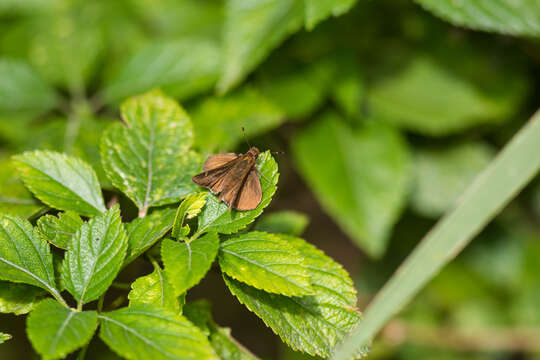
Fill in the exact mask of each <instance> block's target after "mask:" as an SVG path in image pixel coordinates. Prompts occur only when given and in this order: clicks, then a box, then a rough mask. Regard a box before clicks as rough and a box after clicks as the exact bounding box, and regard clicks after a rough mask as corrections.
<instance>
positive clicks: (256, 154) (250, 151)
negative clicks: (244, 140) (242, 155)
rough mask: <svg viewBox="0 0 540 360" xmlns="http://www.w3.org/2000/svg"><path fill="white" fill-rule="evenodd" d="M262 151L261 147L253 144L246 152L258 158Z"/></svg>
mask: <svg viewBox="0 0 540 360" xmlns="http://www.w3.org/2000/svg"><path fill="white" fill-rule="evenodd" d="M259 153H260V151H259V149H257V148H256V147H255V146H252V147H251V148H250V149H249V150H248V152H247V153H246V155H250V156H252V157H254V158H256V157H257V156H258V155H259Z"/></svg>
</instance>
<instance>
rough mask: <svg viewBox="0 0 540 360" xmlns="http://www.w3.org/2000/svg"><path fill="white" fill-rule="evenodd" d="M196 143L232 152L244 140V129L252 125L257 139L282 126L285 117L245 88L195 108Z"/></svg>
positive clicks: (262, 97)
mask: <svg viewBox="0 0 540 360" xmlns="http://www.w3.org/2000/svg"><path fill="white" fill-rule="evenodd" d="M193 119H194V120H193V121H194V126H195V132H196V133H197V134H204V136H199V137H197V140H196V144H197V146H199V147H200V148H201V149H203V150H206V151H209V152H210V151H215V150H223V149H231V148H233V147H234V146H235V145H237V144H238V142H239V141H240V140H242V126H244V125H247V124H249V128H248V132H249V133H248V135H249V136H254V135H257V134H260V133H263V132H265V131H268V130H271V129H273V128H275V127H277V126H279V125H280V124H281V123H282V122H283V121H284V120H285V114H284V113H283V110H281V109H280V108H279V107H278V106H276V105H275V104H274V103H273V102H272V101H270V100H269V99H267V98H266V97H264V96H263V95H262V94H261V93H260V92H259V91H256V90H254V89H244V90H241V91H238V92H234V93H231V94H228V95H225V96H224V97H220V98H215V97H212V98H208V99H206V100H204V101H202V102H201V103H199V104H198V105H197V106H196V107H195V108H194V109H193Z"/></svg>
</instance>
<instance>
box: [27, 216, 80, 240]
mask: <svg viewBox="0 0 540 360" xmlns="http://www.w3.org/2000/svg"><path fill="white" fill-rule="evenodd" d="M82 224H83V221H82V219H81V217H80V216H79V215H77V214H76V213H74V212H73V211H66V212H63V213H60V214H59V215H58V217H56V216H53V215H45V216H42V217H40V218H39V219H38V222H37V225H38V230H39V234H40V235H41V237H42V238H43V239H44V240H46V241H48V242H50V243H51V244H53V245H54V246H56V247H59V248H61V249H67V248H68V244H69V241H70V240H71V238H72V237H73V236H74V235H75V233H76V232H77V230H79V228H80V227H81V225H82Z"/></svg>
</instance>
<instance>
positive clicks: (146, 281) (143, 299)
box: [128, 264, 180, 313]
mask: <svg viewBox="0 0 540 360" xmlns="http://www.w3.org/2000/svg"><path fill="white" fill-rule="evenodd" d="M128 299H129V305H130V306H132V305H136V304H150V305H153V306H154V307H163V308H165V309H167V310H169V311H171V312H173V313H178V312H179V311H180V303H179V302H178V298H177V296H175V294H174V288H173V286H172V285H171V282H170V280H169V278H168V276H167V273H165V272H164V271H163V269H161V268H160V267H159V265H157V264H156V265H155V267H154V272H153V273H151V274H150V275H146V276H142V277H140V278H138V279H137V280H135V282H133V284H131V291H130V292H129V294H128Z"/></svg>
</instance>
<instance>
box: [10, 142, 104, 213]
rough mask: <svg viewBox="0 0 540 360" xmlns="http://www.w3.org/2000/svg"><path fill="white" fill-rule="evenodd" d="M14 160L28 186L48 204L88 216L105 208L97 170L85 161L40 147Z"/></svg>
mask: <svg viewBox="0 0 540 360" xmlns="http://www.w3.org/2000/svg"><path fill="white" fill-rule="evenodd" d="M14 159H15V161H16V165H17V169H18V170H19V173H20V175H21V177H22V179H23V181H24V184H25V185H26V187H27V188H28V189H29V190H30V191H32V193H33V194H34V195H35V196H36V197H37V198H38V199H40V200H41V201H43V202H44V203H45V204H47V205H49V206H51V207H53V208H56V209H60V210H72V211H74V212H76V213H79V214H81V215H86V216H93V215H97V214H100V213H102V212H103V211H105V205H104V204H103V196H102V195H101V188H100V186H99V182H98V179H97V176H96V173H95V172H94V170H93V169H92V168H91V167H90V166H89V165H88V164H87V163H85V162H84V161H82V160H80V159H77V158H75V157H71V156H67V155H64V154H60V153H56V152H52V151H39V150H38V151H33V152H26V153H24V154H21V155H17V156H15V157H14Z"/></svg>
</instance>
